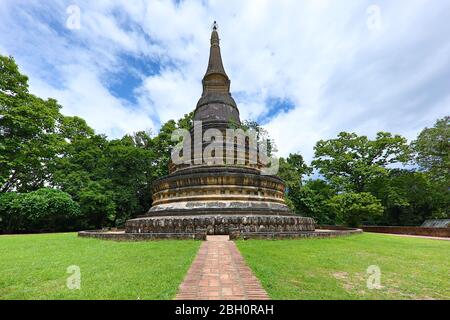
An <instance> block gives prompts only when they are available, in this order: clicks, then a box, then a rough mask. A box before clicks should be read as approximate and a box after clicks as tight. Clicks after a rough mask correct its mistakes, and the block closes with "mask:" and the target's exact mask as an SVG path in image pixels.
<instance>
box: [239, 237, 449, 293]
mask: <svg viewBox="0 0 450 320" xmlns="http://www.w3.org/2000/svg"><path fill="white" fill-rule="evenodd" d="M237 244H238V247H239V249H240V251H241V253H242V254H243V255H244V257H245V260H246V261H247V263H248V264H249V265H250V267H251V268H252V270H253V271H254V273H255V274H256V276H257V277H258V278H259V279H260V281H261V283H262V285H263V287H264V288H265V289H266V290H267V292H268V293H269V295H270V297H271V298H272V299H450V241H438V240H428V239H418V238H403V237H397V236H386V235H378V234H362V235H354V236H350V237H343V238H333V239H320V240H318V239H311V240H281V241H276V240H275V241H274V240H248V241H238V242H237ZM370 265H378V266H379V267H380V269H381V286H382V288H381V289H379V290H376V289H373V290H369V289H368V288H367V278H368V277H369V275H368V274H367V268H368V267H369V266H370Z"/></svg>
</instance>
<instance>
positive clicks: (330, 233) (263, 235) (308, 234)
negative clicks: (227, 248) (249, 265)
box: [230, 228, 363, 240]
mask: <svg viewBox="0 0 450 320" xmlns="http://www.w3.org/2000/svg"><path fill="white" fill-rule="evenodd" d="M360 233H363V231H362V230H361V229H351V228H347V229H345V230H326V231H318V230H316V231H304V232H274V233H270V232H239V231H234V232H231V233H230V239H231V240H238V239H241V240H247V239H301V238H333V237H340V236H349V235H352V234H360Z"/></svg>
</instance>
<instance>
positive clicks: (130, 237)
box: [78, 230, 206, 241]
mask: <svg viewBox="0 0 450 320" xmlns="http://www.w3.org/2000/svg"><path fill="white" fill-rule="evenodd" d="M78 236H79V237H84V238H95V239H101V240H114V241H152V240H164V239H177V240H189V239H192V240H206V232H197V233H125V232H108V231H102V230H94V231H80V232H78Z"/></svg>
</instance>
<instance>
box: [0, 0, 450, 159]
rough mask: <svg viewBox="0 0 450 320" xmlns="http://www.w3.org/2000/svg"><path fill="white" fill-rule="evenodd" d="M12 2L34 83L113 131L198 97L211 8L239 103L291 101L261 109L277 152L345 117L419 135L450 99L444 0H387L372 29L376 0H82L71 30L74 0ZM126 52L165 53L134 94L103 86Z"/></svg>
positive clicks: (15, 36) (337, 127)
mask: <svg viewBox="0 0 450 320" xmlns="http://www.w3.org/2000/svg"><path fill="white" fill-rule="evenodd" d="M4 2H5V5H2V9H0V20H1V21H2V24H1V25H0V34H2V37H1V38H0V49H1V48H6V50H8V53H10V54H13V55H14V56H16V58H17V60H18V62H19V64H20V65H21V66H22V67H23V70H24V71H25V72H26V73H27V74H29V75H30V82H31V84H32V89H33V90H34V91H35V92H36V93H38V94H41V95H50V96H53V97H56V98H58V99H59V100H60V102H61V103H62V104H63V105H64V106H65V108H64V111H65V112H67V113H70V114H77V115H79V116H82V117H84V118H86V120H87V121H88V123H89V124H91V125H92V126H93V127H95V128H96V129H97V130H98V131H99V132H103V133H107V134H109V135H111V136H113V137H115V136H120V135H121V134H123V133H125V132H130V131H134V130H138V129H147V128H149V127H150V128H156V127H157V126H158V125H159V124H158V121H157V120H160V121H167V120H169V119H172V118H175V119H177V118H180V117H181V116H182V115H183V114H185V113H188V112H190V111H192V110H193V109H194V107H195V104H196V102H197V100H198V98H199V96H200V93H201V83H200V81H201V77H202V76H203V74H204V72H205V70H206V65H207V59H208V53H209V32H210V29H209V26H210V25H211V23H212V21H213V20H217V21H218V23H219V27H220V36H221V38H222V43H221V47H222V55H223V59H224V64H225V69H226V71H227V73H228V75H229V76H230V78H231V80H232V91H233V92H235V93H236V94H235V98H236V100H237V102H238V106H239V108H240V111H241V117H242V118H243V119H245V118H252V119H256V118H258V117H264V116H265V115H267V114H268V106H267V105H266V103H267V101H268V100H270V99H268V98H271V97H275V98H280V99H288V100H289V101H292V102H293V103H294V104H295V108H294V109H292V110H289V111H287V112H281V113H278V114H277V115H276V116H274V117H273V118H271V119H266V121H265V122H266V123H267V125H266V126H267V128H268V129H269V131H270V133H271V135H272V136H273V137H274V138H275V139H276V141H277V145H278V147H279V150H280V154H281V155H286V154H288V153H289V152H297V151H299V152H301V153H302V154H303V155H304V156H305V158H306V159H307V160H310V159H311V157H312V154H313V146H314V144H315V142H316V141H317V140H319V139H327V138H331V137H334V136H336V134H337V133H338V132H340V131H355V132H358V133H361V134H368V135H374V134H375V133H376V131H378V130H385V131H391V132H395V133H400V134H403V135H405V136H406V137H408V138H409V139H412V138H414V137H415V136H416V135H417V133H418V132H419V131H420V130H421V129H422V128H423V127H424V126H427V125H428V126H430V125H432V124H433V122H434V121H435V120H436V119H437V118H438V117H442V116H443V115H446V114H449V113H450V105H449V102H450V93H449V91H448V88H447V87H446V86H445V82H446V81H447V82H448V78H449V77H450V61H449V60H448V57H449V56H450V36H449V35H450V25H449V24H448V23H447V18H446V16H445V15H446V12H448V11H449V10H450V4H449V3H445V2H433V4H430V2H429V1H424V0H411V1H408V4H407V5H406V4H405V3H404V2H402V1H397V2H394V1H388V0H380V1H378V2H377V5H378V6H379V8H380V10H381V11H380V12H381V24H380V27H381V28H380V29H379V30H370V29H369V28H368V27H367V24H366V22H367V19H368V13H367V8H368V7H369V6H370V5H373V3H372V2H371V1H362V2H357V3H356V2H343V1H332V0H314V1H298V0H291V1H288V0H286V1H269V0H264V1H262V0H253V1H250V0H249V1H240V0H232V1H181V2H177V3H175V2H171V1H144V0H136V1H118V0H116V1H87V0H86V1H78V3H79V6H80V8H81V10H82V16H81V18H82V20H81V23H82V24H81V26H82V28H81V30H78V31H76V32H67V30H58V28H55V24H58V23H59V24H60V25H64V21H65V18H66V16H65V15H66V13H65V8H66V7H67V6H68V5H69V4H71V3H69V2H68V1H66V2H56V1H48V2H46V4H42V3H41V2H40V1H31V2H26V3H25V2H24V3H21V2H19V3H18V4H16V1H13V0H6V1H4ZM12 17H15V18H14V19H13V18H12ZM50 22H52V23H50ZM11 30H13V31H11ZM124 55H125V56H126V55H130V56H133V57H134V58H135V59H138V60H139V59H140V60H141V61H148V60H151V61H155V62H158V63H159V64H160V67H161V70H160V72H159V73H157V74H145V72H144V70H141V76H142V77H143V83H142V85H141V86H140V87H139V88H137V89H136V90H135V91H134V94H136V97H137V99H136V100H137V103H134V104H133V103H131V102H127V101H125V100H123V99H119V98H117V97H115V95H114V93H112V92H110V91H109V90H108V89H107V88H108V86H107V81H109V79H108V77H110V76H111V75H112V74H114V75H115V76H117V74H118V75H119V76H125V75H126V74H124V73H125V72H127V71H126V70H127V68H126V66H124V63H127V60H126V59H124V58H123V56H124ZM134 68H136V66H133V67H132V68H130V69H134ZM447 86H448V85H447Z"/></svg>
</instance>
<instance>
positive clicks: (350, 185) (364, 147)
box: [312, 132, 411, 192]
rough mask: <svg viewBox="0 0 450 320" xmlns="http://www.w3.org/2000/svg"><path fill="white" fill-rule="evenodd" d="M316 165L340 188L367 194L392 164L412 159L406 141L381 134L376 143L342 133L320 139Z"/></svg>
mask: <svg viewBox="0 0 450 320" xmlns="http://www.w3.org/2000/svg"><path fill="white" fill-rule="evenodd" d="M314 150H315V160H314V161H313V162H312V164H313V166H314V167H315V168H316V169H318V170H319V172H320V173H321V174H322V175H323V176H324V177H325V178H326V179H327V180H329V181H330V183H331V184H333V185H334V186H335V187H336V189H339V190H346V191H354V192H363V191H365V190H366V189H367V186H368V184H370V183H371V181H373V179H375V178H377V177H379V176H382V175H385V174H386V173H387V169H386V167H387V166H388V165H390V164H396V163H406V162H408V161H409V160H410V153H411V152H410V149H409V147H408V145H407V141H406V139H405V138H403V137H401V136H399V135H395V136H393V135H392V134H390V133H387V132H379V133H378V134H377V137H376V139H375V140H369V139H368V138H367V137H366V136H358V135H357V134H355V133H347V132H341V133H340V134H339V136H338V138H337V139H331V140H326V141H324V140H320V141H319V142H317V144H316V146H315V148H314Z"/></svg>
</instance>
